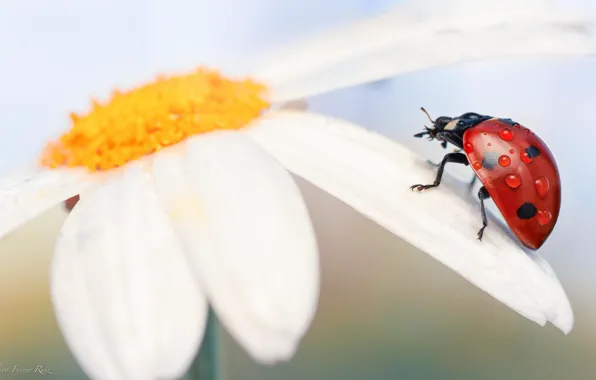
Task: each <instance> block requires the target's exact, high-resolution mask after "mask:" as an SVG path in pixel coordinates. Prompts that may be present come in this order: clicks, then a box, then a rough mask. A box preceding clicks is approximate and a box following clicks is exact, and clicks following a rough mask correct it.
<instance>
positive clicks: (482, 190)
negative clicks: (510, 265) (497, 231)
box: [478, 186, 490, 241]
mask: <svg viewBox="0 0 596 380" xmlns="http://www.w3.org/2000/svg"><path fill="white" fill-rule="evenodd" d="M488 198H490V194H489V193H488V191H486V187H484V186H482V187H481V188H480V190H478V199H480V213H481V214H482V228H481V229H480V231H478V240H480V241H482V235H483V234H484V229H485V228H486V226H488V220H487V219H486V209H485V208H484V200H485V199H488Z"/></svg>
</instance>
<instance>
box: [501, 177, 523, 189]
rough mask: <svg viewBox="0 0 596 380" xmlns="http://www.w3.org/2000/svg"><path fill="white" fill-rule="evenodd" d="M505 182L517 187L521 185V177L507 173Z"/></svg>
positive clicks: (514, 187)
mask: <svg viewBox="0 0 596 380" xmlns="http://www.w3.org/2000/svg"><path fill="white" fill-rule="evenodd" d="M505 183H506V184H507V186H509V187H511V188H512V189H517V188H518V187H519V185H521V178H520V177H519V176H518V175H517V174H507V176H506V177H505Z"/></svg>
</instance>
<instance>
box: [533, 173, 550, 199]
mask: <svg viewBox="0 0 596 380" xmlns="http://www.w3.org/2000/svg"><path fill="white" fill-rule="evenodd" d="M534 186H535V187H536V193H538V196H539V197H540V198H544V197H546V194H548V191H549V190H550V182H549V181H548V178H546V177H540V178H538V179H537V180H536V181H535V182H534Z"/></svg>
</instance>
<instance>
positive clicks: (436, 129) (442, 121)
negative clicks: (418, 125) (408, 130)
mask: <svg viewBox="0 0 596 380" xmlns="http://www.w3.org/2000/svg"><path fill="white" fill-rule="evenodd" d="M420 109H421V110H422V112H424V113H425V114H426V116H427V117H428V120H430V122H431V123H433V126H432V128H429V127H427V126H426V125H425V126H424V131H423V132H420V133H416V134H415V135H414V137H418V138H422V137H424V136H428V139H429V140H434V139H437V140H439V141H441V146H442V147H443V148H447V141H444V140H443V139H442V138H441V135H440V133H441V132H443V131H444V129H445V126H446V125H447V124H449V122H450V121H452V120H453V118H452V117H449V116H441V117H439V118H437V119H436V120H433V119H432V118H431V117H430V115H429V114H428V112H427V111H426V110H425V109H424V107H420Z"/></svg>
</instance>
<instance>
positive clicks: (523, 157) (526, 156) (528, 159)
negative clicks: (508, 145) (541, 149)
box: [520, 152, 532, 164]
mask: <svg viewBox="0 0 596 380" xmlns="http://www.w3.org/2000/svg"><path fill="white" fill-rule="evenodd" d="M520 158H521V160H522V161H523V162H525V163H526V164H529V163H530V162H532V156H530V155H529V154H528V152H522V154H521V155H520Z"/></svg>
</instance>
